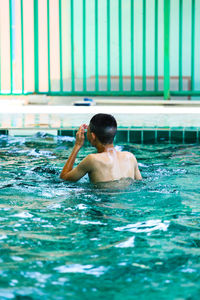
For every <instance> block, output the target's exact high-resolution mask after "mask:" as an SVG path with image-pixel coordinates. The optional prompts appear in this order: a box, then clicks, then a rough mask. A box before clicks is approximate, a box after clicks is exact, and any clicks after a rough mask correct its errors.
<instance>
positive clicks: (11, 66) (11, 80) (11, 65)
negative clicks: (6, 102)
mask: <svg viewBox="0 0 200 300" xmlns="http://www.w3.org/2000/svg"><path fill="white" fill-rule="evenodd" d="M9 18H10V93H11V94H12V93H13V63H12V55H13V34H12V0H9Z"/></svg>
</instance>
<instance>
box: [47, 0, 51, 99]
mask: <svg viewBox="0 0 200 300" xmlns="http://www.w3.org/2000/svg"><path fill="white" fill-rule="evenodd" d="M47 49H48V86H49V93H50V92H51V59H50V55H51V53H50V8H49V0H47Z"/></svg>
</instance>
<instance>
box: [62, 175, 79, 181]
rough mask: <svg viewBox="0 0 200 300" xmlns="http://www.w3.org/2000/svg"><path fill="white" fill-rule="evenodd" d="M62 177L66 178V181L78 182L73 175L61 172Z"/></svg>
mask: <svg viewBox="0 0 200 300" xmlns="http://www.w3.org/2000/svg"><path fill="white" fill-rule="evenodd" d="M60 179H62V180H65V181H72V182H76V181H77V180H76V179H74V178H73V177H71V176H69V175H68V174H63V173H61V174H60Z"/></svg>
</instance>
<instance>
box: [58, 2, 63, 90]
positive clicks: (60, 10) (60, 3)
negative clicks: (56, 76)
mask: <svg viewBox="0 0 200 300" xmlns="http://www.w3.org/2000/svg"><path fill="white" fill-rule="evenodd" d="M59 42H60V92H61V93H62V92H63V68H62V66H63V64H62V0H59Z"/></svg>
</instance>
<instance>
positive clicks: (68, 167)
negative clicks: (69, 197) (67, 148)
mask: <svg viewBox="0 0 200 300" xmlns="http://www.w3.org/2000/svg"><path fill="white" fill-rule="evenodd" d="M86 128H87V125H85V124H83V125H81V126H80V128H79V130H78V131H77V133H76V142H75V145H74V148H73V150H72V153H71V154H70V156H69V158H68V160H67V162H66V164H65V165H64V168H63V170H62V172H61V174H60V178H61V179H64V180H68V181H77V180H79V179H80V178H81V177H83V176H84V175H85V174H86V173H87V172H88V167H89V166H88V158H87V157H86V158H85V159H84V160H83V161H82V162H81V163H80V164H79V165H78V166H77V167H76V168H74V169H73V166H74V162H75V160H76V157H77V154H78V152H79V150H80V149H81V147H82V146H83V144H84V139H85V137H84V131H85V129H86Z"/></svg>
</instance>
